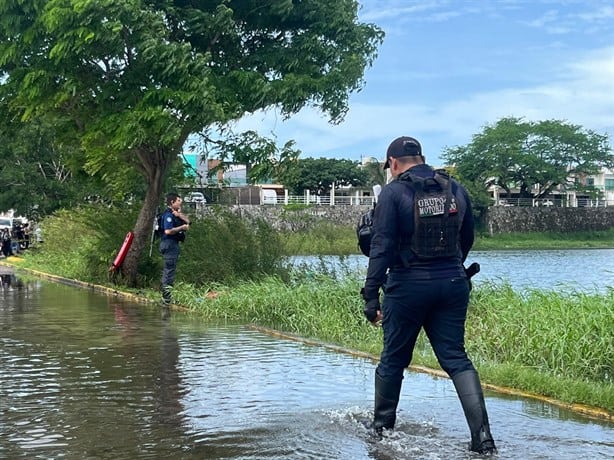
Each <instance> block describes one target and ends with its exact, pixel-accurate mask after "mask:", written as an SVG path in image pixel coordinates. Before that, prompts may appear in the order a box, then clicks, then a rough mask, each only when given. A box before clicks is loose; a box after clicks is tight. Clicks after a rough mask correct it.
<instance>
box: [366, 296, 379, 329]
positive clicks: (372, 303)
mask: <svg viewBox="0 0 614 460" xmlns="http://www.w3.org/2000/svg"><path fill="white" fill-rule="evenodd" d="M363 313H364V314H365V318H367V320H368V321H369V322H370V323H371V324H374V325H377V324H378V323H379V322H380V321H381V320H382V311H381V307H380V305H379V299H372V300H367V301H366V302H365V308H364V309H363Z"/></svg>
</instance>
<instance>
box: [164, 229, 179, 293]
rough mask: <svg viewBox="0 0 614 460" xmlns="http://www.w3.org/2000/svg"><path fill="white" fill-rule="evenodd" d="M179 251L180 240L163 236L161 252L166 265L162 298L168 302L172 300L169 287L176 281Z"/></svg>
mask: <svg viewBox="0 0 614 460" xmlns="http://www.w3.org/2000/svg"><path fill="white" fill-rule="evenodd" d="M179 252H180V250H179V242H178V241H176V240H172V239H170V238H163V239H162V241H160V254H162V258H163V259H164V267H163V269H162V300H163V301H164V302H166V303H169V302H170V301H171V293H170V290H169V287H170V286H172V285H173V283H174V282H175V272H176V270H177V260H178V259H179Z"/></svg>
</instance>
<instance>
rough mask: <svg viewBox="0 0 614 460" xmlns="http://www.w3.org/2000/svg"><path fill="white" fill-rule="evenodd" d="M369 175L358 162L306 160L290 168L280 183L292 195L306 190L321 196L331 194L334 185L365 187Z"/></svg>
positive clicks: (328, 159) (299, 161)
mask: <svg viewBox="0 0 614 460" xmlns="http://www.w3.org/2000/svg"><path fill="white" fill-rule="evenodd" d="M367 180H368V175H367V173H366V171H365V170H364V169H362V168H361V167H360V165H359V163H358V162H357V161H352V160H340V159H335V158H318V159H315V158H305V159H300V160H297V161H296V163H295V165H294V166H293V167H291V168H288V169H287V170H286V171H285V172H284V173H283V174H282V175H281V176H280V177H279V181H280V182H281V183H282V184H284V185H285V186H286V187H287V188H288V189H289V190H290V191H291V192H292V193H295V194H301V193H303V191H305V190H309V191H310V192H311V193H314V194H316V195H321V194H325V193H329V192H330V190H331V188H332V186H333V184H334V185H335V187H339V186H350V185H351V186H364V185H366V184H367Z"/></svg>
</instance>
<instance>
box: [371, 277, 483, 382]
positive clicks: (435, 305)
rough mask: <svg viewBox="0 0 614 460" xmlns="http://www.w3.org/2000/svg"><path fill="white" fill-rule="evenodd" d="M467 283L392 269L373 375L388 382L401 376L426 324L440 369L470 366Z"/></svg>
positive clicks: (455, 370) (452, 372) (450, 372)
mask: <svg viewBox="0 0 614 460" xmlns="http://www.w3.org/2000/svg"><path fill="white" fill-rule="evenodd" d="M468 302H469V283H468V282H467V280H466V279H465V278H460V277H459V278H451V279H437V280H426V281H422V280H420V281H418V280H412V279H410V278H409V277H408V276H407V274H404V273H390V274H389V275H388V281H387V282H386V286H385V295H384V302H383V305H382V313H383V315H384V319H383V321H382V327H383V330H384V348H383V350H382V354H381V357H380V362H379V364H378V366H377V373H378V374H379V375H380V377H382V378H384V379H389V380H391V381H395V380H400V379H402V378H403V371H404V369H405V368H406V367H407V366H409V364H410V362H411V359H412V355H413V351H414V346H415V344H416V339H417V337H418V334H419V332H420V329H421V328H424V331H425V332H426V335H427V337H428V338H429V341H430V342H431V345H432V347H433V351H434V352H435V355H436V356H437V359H438V360H439V364H440V365H441V367H442V369H443V370H444V371H445V372H447V373H448V375H449V376H450V377H453V376H454V375H456V374H458V373H459V372H463V371H467V370H474V367H473V364H472V363H471V361H470V360H469V358H468V357H467V353H466V352H465V319H466V316H467V304H468Z"/></svg>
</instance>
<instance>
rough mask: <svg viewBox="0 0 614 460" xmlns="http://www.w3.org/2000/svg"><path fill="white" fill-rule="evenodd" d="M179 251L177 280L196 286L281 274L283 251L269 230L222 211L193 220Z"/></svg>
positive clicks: (262, 223)
mask: <svg viewBox="0 0 614 460" xmlns="http://www.w3.org/2000/svg"><path fill="white" fill-rule="evenodd" d="M181 251H182V252H181V256H180V260H179V264H178V269H177V280H178V281H183V282H185V283H189V284H194V285H196V286H201V285H205V284H211V283H220V282H226V283H232V282H234V281H236V280H252V279H258V278H261V277H263V276H265V275H282V274H283V267H282V261H283V257H284V254H283V248H282V245H281V242H280V240H279V236H278V233H277V232H276V231H275V230H274V229H273V227H272V226H271V225H270V224H269V223H268V222H266V221H265V220H263V219H253V220H248V219H246V218H242V217H241V216H238V215H236V214H234V213H232V212H230V211H228V210H225V209H224V208H217V207H216V208H214V209H213V210H212V212H211V213H210V214H209V215H207V216H206V217H204V218H201V219H197V220H194V221H193V222H192V224H191V225H190V230H189V232H188V235H187V238H186V241H185V243H184V244H183V245H182V247H181Z"/></svg>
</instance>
